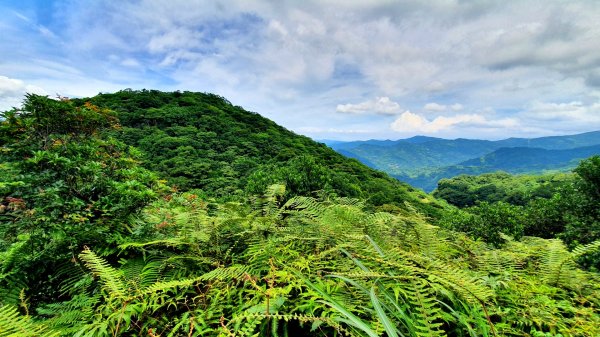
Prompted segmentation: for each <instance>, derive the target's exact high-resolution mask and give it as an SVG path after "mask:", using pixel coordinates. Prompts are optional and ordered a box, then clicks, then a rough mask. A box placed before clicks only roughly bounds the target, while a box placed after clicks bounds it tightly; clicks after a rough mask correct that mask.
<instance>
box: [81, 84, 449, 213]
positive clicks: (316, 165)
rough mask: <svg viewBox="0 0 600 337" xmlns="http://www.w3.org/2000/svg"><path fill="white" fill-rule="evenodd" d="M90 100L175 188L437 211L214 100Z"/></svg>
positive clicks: (174, 96)
mask: <svg viewBox="0 0 600 337" xmlns="http://www.w3.org/2000/svg"><path fill="white" fill-rule="evenodd" d="M90 101H91V102H92V103H93V104H96V105H98V106H102V107H105V108H109V109H112V110H114V111H115V112H116V114H117V116H118V118H119V120H120V123H121V125H122V128H121V129H119V130H118V131H115V132H113V136H114V137H116V138H118V139H119V140H121V141H123V142H125V143H126V144H128V145H131V146H135V147H136V148H138V149H140V150H141V151H142V153H143V155H144V160H143V165H144V166H145V167H146V168H148V169H150V170H152V171H154V172H157V173H159V174H160V176H161V177H162V178H164V179H166V180H167V181H168V182H169V184H171V185H173V186H176V187H177V188H178V189H179V190H189V189H201V190H202V192H203V193H204V194H205V195H207V196H211V197H219V198H226V199H228V200H235V199H236V198H244V196H245V195H248V194H255V193H262V192H263V191H264V190H265V189H266V188H267V187H268V186H269V185H271V184H275V183H283V184H285V185H286V186H287V192H286V193H287V194H286V198H287V197H290V196H292V195H313V196H314V193H313V192H315V191H317V190H318V191H321V193H326V194H330V195H337V196H343V197H356V198H361V199H369V203H370V204H372V205H376V206H382V205H386V204H388V205H393V206H395V207H400V208H403V209H406V202H408V203H410V205H411V207H415V208H417V209H418V210H420V211H422V212H423V213H425V214H427V215H429V216H432V217H434V218H436V217H438V216H439V215H440V214H441V212H442V210H443V208H444V205H442V204H439V203H437V202H436V201H435V199H433V198H431V197H430V196H428V195H426V194H424V193H415V189H414V188H412V187H411V186H409V185H407V184H403V183H400V182H398V181H397V180H395V179H393V178H391V177H389V176H387V175H386V174H384V173H382V172H379V171H375V170H372V169H369V168H368V167H365V166H364V165H362V164H360V163H359V162H358V161H355V160H349V159H347V158H345V157H343V156H341V155H339V154H338V153H336V152H335V151H333V150H332V149H330V148H328V147H327V146H325V145H323V144H319V143H316V142H314V141H313V140H311V139H309V138H307V137H304V136H299V135H296V134H294V133H293V132H291V131H288V130H286V129H284V128H282V127H281V126H279V125H277V124H275V123H274V122H272V121H270V120H268V119H266V118H263V117H261V116H260V115H258V114H256V113H252V112H248V111H245V110H244V109H242V108H241V107H238V106H234V105H232V104H231V103H230V102H228V101H227V100H226V99H224V98H222V97H219V96H217V95H213V94H203V93H193V92H173V93H164V92H160V91H156V90H142V91H131V90H124V91H120V92H117V93H114V94H100V95H98V96H96V97H93V98H92V99H91V100H90ZM75 102H76V103H77V104H78V105H83V104H84V103H85V102H86V100H75Z"/></svg>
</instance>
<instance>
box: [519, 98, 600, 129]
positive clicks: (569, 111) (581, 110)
mask: <svg viewBox="0 0 600 337" xmlns="http://www.w3.org/2000/svg"><path fill="white" fill-rule="evenodd" d="M522 115H523V116H524V117H527V118H530V119H534V120H539V121H560V122H573V121H578V122H581V123H600V102H596V103H593V104H590V105H585V104H583V103H582V102H579V101H573V102H568V103H551V102H539V101H536V102H533V103H532V104H531V105H530V106H529V109H527V110H526V111H525V112H523V113H522ZM598 126H600V124H598Z"/></svg>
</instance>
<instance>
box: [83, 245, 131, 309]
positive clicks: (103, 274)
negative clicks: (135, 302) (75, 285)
mask: <svg viewBox="0 0 600 337" xmlns="http://www.w3.org/2000/svg"><path fill="white" fill-rule="evenodd" d="M79 257H80V258H81V260H82V261H83V262H84V263H85V265H86V267H88V268H89V269H90V270H91V271H92V272H93V273H94V275H95V276H97V277H98V278H99V279H100V281H101V283H102V284H103V285H104V286H105V287H106V288H107V289H108V290H109V291H110V294H111V295H112V296H115V297H121V298H123V297H125V296H126V288H125V285H124V282H123V275H122V273H121V272H120V271H119V270H117V269H115V268H113V267H111V266H110V265H109V264H108V263H107V262H106V261H105V260H104V259H102V258H101V257H99V256H98V255H96V254H95V253H94V252H93V251H91V250H90V249H89V248H86V249H84V250H83V252H81V254H79Z"/></svg>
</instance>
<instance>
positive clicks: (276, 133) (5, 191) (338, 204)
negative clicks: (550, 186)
mask: <svg viewBox="0 0 600 337" xmlns="http://www.w3.org/2000/svg"><path fill="white" fill-rule="evenodd" d="M91 100H92V101H93V102H95V103H96V104H97V105H96V104H94V103H91V102H90V101H88V100H68V99H61V100H53V99H49V98H47V97H43V96H37V95H28V96H27V97H26V99H25V102H24V104H23V106H22V107H21V108H20V109H13V110H10V111H6V112H3V113H0V337H40V336H44V337H46V336H50V337H70V336H79V337H82V336H85V337H109V336H111V337H125V336H150V337H158V336H171V337H191V336H193V337H199V336H218V337H237V336H240V337H246V336H266V337H277V336H309V337H317V336H318V337H325V336H350V337H379V336H388V337H392V336H410V337H432V336H433V337H437V336H439V337H443V336H458V337H463V336H464V337H467V336H526V337H545V336H561V335H562V336H598V335H600V311H599V309H598V308H599V307H600V282H599V279H598V274H597V273H596V272H594V271H593V269H591V268H590V266H596V265H597V263H598V262H599V261H600V259H592V260H588V259H589V257H590V254H592V253H593V252H595V251H597V250H598V249H599V248H600V241H596V242H591V240H594V239H596V238H598V237H599V236H600V235H599V234H600V229H598V224H599V223H600V222H599V221H598V219H600V214H599V210H598V207H597V205H598V202H599V200H600V192H599V191H600V189H598V187H599V186H600V179H598V177H600V157H592V158H590V159H588V160H586V161H584V162H582V163H581V164H580V165H579V166H578V168H577V169H576V170H575V173H576V177H577V178H576V179H574V183H573V185H572V187H573V189H574V193H570V194H564V196H565V200H566V201H567V202H562V201H561V202H560V203H548V204H547V205H546V206H545V207H542V208H541V211H542V213H541V215H542V216H537V217H532V219H536V221H534V222H532V224H534V227H530V228H528V229H527V230H530V231H532V233H534V231H537V232H539V233H543V234H544V235H548V234H554V233H556V234H557V235H560V234H565V235H566V236H565V237H566V238H568V239H569V240H568V241H566V242H567V243H569V245H567V244H565V243H563V242H562V241H561V240H557V239H543V238H540V237H523V233H524V229H523V226H522V224H521V223H520V222H518V221H516V219H518V218H517V217H515V213H516V214H518V212H515V210H514V209H513V208H510V207H505V206H504V205H500V206H499V207H488V206H486V205H483V206H481V207H479V208H478V209H477V210H476V212H474V213H469V214H465V213H464V212H463V211H459V210H458V209H455V208H453V207H452V206H446V207H448V208H444V212H442V213H443V214H441V216H442V219H441V221H440V225H441V226H436V225H432V223H431V220H432V218H431V217H426V216H424V213H425V212H426V211H428V210H436V211H438V212H439V211H440V210H441V208H439V205H445V204H444V203H438V202H437V201H435V200H434V199H432V197H431V196H429V197H427V198H426V197H425V196H423V194H421V193H415V192H411V191H410V190H409V189H408V188H406V186H405V185H403V184H400V183H398V182H395V181H394V180H392V179H390V178H388V177H386V176H385V175H384V174H381V173H378V172H376V171H373V170H371V169H368V168H366V167H365V166H363V165H361V164H359V163H358V162H356V161H352V160H348V159H345V158H343V157H341V156H340V155H338V154H336V153H334V152H333V151H332V150H330V149H327V148H326V147H324V146H323V145H320V144H317V143H314V142H312V141H310V140H309V139H307V138H304V137H298V136H296V135H294V134H293V133H290V132H289V131H286V130H285V129H283V128H280V127H278V126H277V125H275V124H274V123H272V122H270V121H268V120H266V119H264V118H261V117H260V116H257V115H255V114H252V113H248V112H245V111H243V109H241V108H239V107H234V106H232V105H231V104H229V103H228V102H227V101H226V100H224V99H223V98H221V97H218V96H215V95H210V94H198V93H161V92H157V91H141V92H132V91H124V92H119V93H116V94H103V95H99V96H97V97H95V98H92V99H91ZM107 107H110V108H111V109H108V108H107ZM115 111H117V112H115ZM220 119H223V120H224V121H220ZM253 136H254V137H253ZM117 137H118V138H119V139H123V140H126V141H127V142H129V143H130V144H134V143H135V144H138V145H139V146H140V149H137V148H135V147H132V146H130V145H127V144H125V143H124V142H123V141H121V140H119V139H117ZM190 144H191V146H189V145H190ZM203 146H204V147H203ZM290 153H291V154H290ZM242 154H243V156H244V158H245V159H247V161H248V167H250V168H249V169H244V166H242V165H236V164H235V163H239V160H240V159H244V158H240V157H236V156H242ZM280 154H282V157H281V158H279V157H278V156H279V155H280ZM288 156H297V157H288ZM186 165H187V166H191V167H192V169H190V170H189V171H186V170H185V166H186ZM203 165H205V166H203ZM144 166H145V167H146V168H145V167H144ZM251 168H253V169H254V171H253V170H252V169H251ZM152 170H156V172H155V171H152ZM213 170H216V173H215V172H213ZM171 172H173V173H172V174H171ZM340 172H341V173H342V176H339V175H338V174H339V173H340ZM196 173H197V174H200V177H199V178H197V177H196ZM160 177H162V178H166V180H161V179H160ZM350 178H355V179H356V180H358V183H357V188H355V189H352V188H349V187H348V185H346V184H347V181H342V182H337V179H350ZM223 179H224V180H225V181H226V182H224V181H223ZM238 180H239V181H238ZM251 182H252V183H251ZM270 182H276V183H275V184H270V185H267V184H269V183H270ZM277 182H278V183H277ZM350 182H352V181H350ZM229 183H230V184H232V187H229V186H228V185H227V184H229ZM170 184H173V185H170ZM369 184H371V185H374V187H369V186H367V185H369ZM175 185H178V186H179V187H177V186H175ZM286 185H288V186H286ZM261 186H265V187H264V190H262V191H257V189H258V188H259V187H261ZM381 186H387V188H382V187H381ZM369 188H374V190H372V192H371V190H370V189H369ZM181 189H190V190H189V191H187V192H181ZM200 189H201V190H200ZM397 190H399V192H398V191H397ZM348 191H354V192H353V193H355V194H352V193H350V192H348ZM229 192H231V193H232V195H227V193H229ZM369 193H375V195H377V194H380V197H378V198H379V199H375V198H373V196H371V195H369ZM336 194H339V195H344V194H346V195H347V196H346V197H343V196H338V195H336ZM348 196H353V197H348ZM559 197H560V195H559ZM401 198H405V199H401ZM377 200H378V201H379V202H382V201H385V200H390V201H391V202H392V204H385V205H382V206H381V207H374V204H375V205H377V203H376V202H375V201H377ZM419 200H421V201H419ZM403 201H405V202H406V204H403V203H402V202H403ZM427 202H429V203H430V204H431V206H430V207H431V208H427V207H426V203H427ZM424 204H425V205H424ZM554 206H557V207H560V208H556V209H554V213H556V214H558V215H559V216H558V217H557V218H554V217H553V218H552V219H553V220H556V224H558V225H559V226H556V227H552V231H551V232H549V231H547V230H546V229H547V228H545V227H544V225H545V224H547V222H545V219H546V218H547V216H548V215H549V214H550V213H551V212H550V211H552V210H553V208H552V207H554ZM565 210H568V212H565ZM461 212H463V213H461ZM532 214H537V213H532ZM429 215H431V214H429ZM565 221H568V226H564V222H565ZM560 225H562V227H561V226H560ZM536 226H537V227H536ZM549 228H550V227H549ZM457 229H459V230H464V233H461V232H459V231H456V230H457ZM565 229H566V231H565ZM474 238H475V239H474ZM580 243H584V244H580ZM592 256H593V255H592ZM581 266H585V267H588V269H587V270H586V269H583V268H581Z"/></svg>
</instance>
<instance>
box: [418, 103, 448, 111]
mask: <svg viewBox="0 0 600 337" xmlns="http://www.w3.org/2000/svg"><path fill="white" fill-rule="evenodd" d="M446 108H447V106H445V105H443V104H438V103H427V104H425V106H424V107H423V109H425V110H427V111H435V112H441V111H446Z"/></svg>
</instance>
